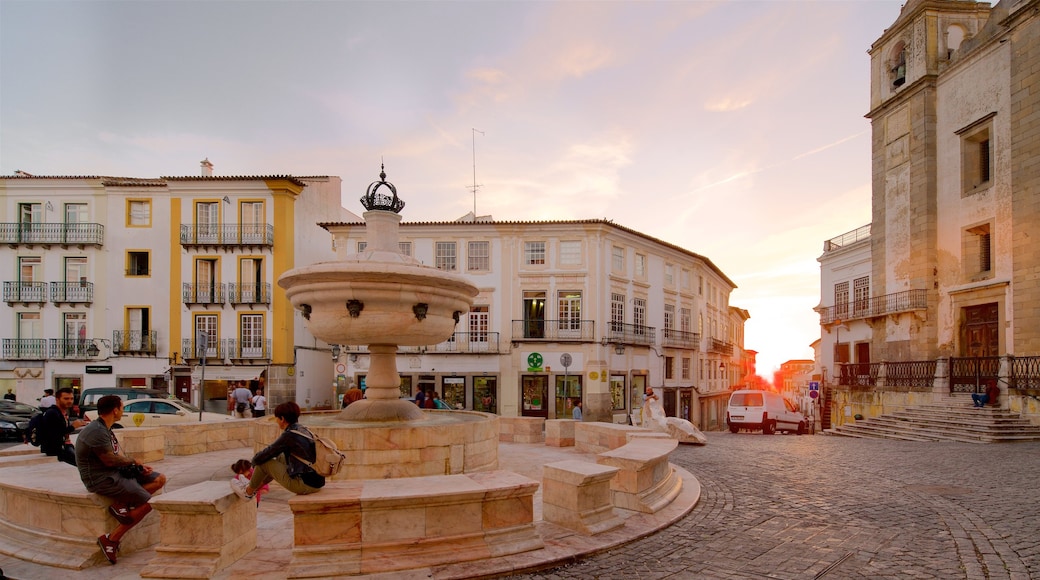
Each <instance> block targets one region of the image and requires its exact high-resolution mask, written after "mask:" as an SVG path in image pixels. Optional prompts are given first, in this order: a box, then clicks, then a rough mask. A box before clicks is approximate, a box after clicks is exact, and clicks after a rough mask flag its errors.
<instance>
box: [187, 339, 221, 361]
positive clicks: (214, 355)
mask: <svg viewBox="0 0 1040 580" xmlns="http://www.w3.org/2000/svg"><path fill="white" fill-rule="evenodd" d="M227 352H228V349H227V339H224V338H222V339H220V340H218V341H214V342H210V343H208V344H207V345H206V352H205V356H206V359H207V362H211V361H212V362H211V364H221V363H222V362H223V361H224V358H225V355H226V354H227ZM202 355H203V353H202V352H201V349H196V348H195V341H194V340H192V339H190V338H185V339H184V340H183V341H181V358H183V359H184V360H185V361H189V360H191V361H199V360H202Z"/></svg>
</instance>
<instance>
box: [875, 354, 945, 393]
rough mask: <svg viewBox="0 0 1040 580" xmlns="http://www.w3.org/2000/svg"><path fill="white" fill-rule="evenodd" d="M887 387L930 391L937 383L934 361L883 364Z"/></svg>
mask: <svg viewBox="0 0 1040 580" xmlns="http://www.w3.org/2000/svg"><path fill="white" fill-rule="evenodd" d="M883 364H884V366H885V385H888V386H892V387H907V388H909V389H911V390H930V389H931V388H932V385H933V384H934V383H935V367H936V361H934V360H919V361H903V362H890V363H883Z"/></svg>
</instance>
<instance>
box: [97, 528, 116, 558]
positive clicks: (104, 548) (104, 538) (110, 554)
mask: <svg viewBox="0 0 1040 580" xmlns="http://www.w3.org/2000/svg"><path fill="white" fill-rule="evenodd" d="M97 544H98V546H100V547H101V553H102V554H104V555H105V558H108V561H109V562H111V563H113V564H115V563H116V552H118V551H119V542H113V541H112V540H109V539H108V534H104V535H101V536H98V539H97Z"/></svg>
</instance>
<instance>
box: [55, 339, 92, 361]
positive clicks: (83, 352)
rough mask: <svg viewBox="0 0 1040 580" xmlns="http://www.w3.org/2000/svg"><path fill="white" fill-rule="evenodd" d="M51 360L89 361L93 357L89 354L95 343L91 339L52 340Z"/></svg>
mask: <svg viewBox="0 0 1040 580" xmlns="http://www.w3.org/2000/svg"><path fill="white" fill-rule="evenodd" d="M49 342H50V349H49V350H50V358H53V359H58V360H89V359H91V358H93V357H91V356H90V354H88V353H87V349H89V348H90V345H92V344H94V341H93V340H92V339H89V338H52V339H50V341H49Z"/></svg>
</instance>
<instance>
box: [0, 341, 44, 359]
mask: <svg viewBox="0 0 1040 580" xmlns="http://www.w3.org/2000/svg"><path fill="white" fill-rule="evenodd" d="M3 351H4V359H6V360H45V359H46V358H47V341H46V340H45V339H43V338H5V339H4V342H3Z"/></svg>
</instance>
